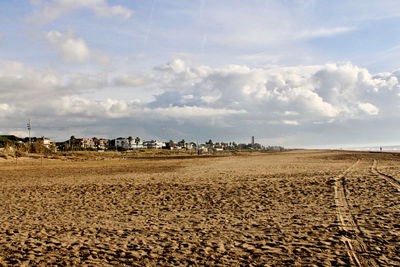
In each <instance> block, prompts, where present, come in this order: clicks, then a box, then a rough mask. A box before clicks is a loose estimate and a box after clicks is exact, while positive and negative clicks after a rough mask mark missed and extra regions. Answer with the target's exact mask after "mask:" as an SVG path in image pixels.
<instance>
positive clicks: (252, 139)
mask: <svg viewBox="0 0 400 267" xmlns="http://www.w3.org/2000/svg"><path fill="white" fill-rule="evenodd" d="M251 147H254V136H252V137H251Z"/></svg>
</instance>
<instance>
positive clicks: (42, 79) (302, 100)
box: [0, 0, 400, 148]
mask: <svg viewBox="0 0 400 267" xmlns="http://www.w3.org/2000/svg"><path fill="white" fill-rule="evenodd" d="M399 79H400V1H398V0H381V1H375V0H352V1H348V0H336V1H328V0H276V1H274V0H266V1H261V0H260V1H256V0H249V1H239V0H237V1H236V0H229V1H224V0H218V1H215V0H214V1H211V0H193V1H183V0H182V1H181V0H173V1H171V0H148V1H136V0H129V1H128V0H125V1H124V0H31V1H29V0H4V1H0V134H16V135H18V136H21V137H24V136H27V135H28V133H27V129H26V122H27V120H28V119H31V120H32V127H33V133H32V134H33V135H37V136H43V135H44V136H49V137H51V138H52V139H56V140H64V139H66V138H69V137H70V136H71V135H75V136H77V137H92V136H98V137H105V138H115V137H118V136H134V137H135V136H139V137H141V138H142V139H157V140H169V139H173V140H180V139H182V138H184V139H185V140H193V141H198V142H199V143H200V142H204V141H205V140H208V139H210V138H211V139H212V140H214V141H236V142H246V143H247V142H250V138H251V136H253V135H254V136H255V138H256V141H257V142H259V143H261V144H264V145H283V146H285V147H308V148H312V147H316V148H322V147H330V148H338V147H352V146H366V145H369V146H373V145H378V146H379V145H395V144H400V116H399V112H400V82H399Z"/></svg>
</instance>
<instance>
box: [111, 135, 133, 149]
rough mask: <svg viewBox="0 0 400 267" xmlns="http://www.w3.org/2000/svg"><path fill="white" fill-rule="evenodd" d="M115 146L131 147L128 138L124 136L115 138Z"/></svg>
mask: <svg viewBox="0 0 400 267" xmlns="http://www.w3.org/2000/svg"><path fill="white" fill-rule="evenodd" d="M115 146H116V147H117V148H118V147H120V148H124V149H129V148H130V146H129V140H128V138H124V137H118V138H117V139H115Z"/></svg>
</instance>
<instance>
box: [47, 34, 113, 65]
mask: <svg viewBox="0 0 400 267" xmlns="http://www.w3.org/2000/svg"><path fill="white" fill-rule="evenodd" d="M45 37H46V39H47V41H48V42H49V43H50V45H51V46H52V47H53V48H54V49H55V50H56V51H57V52H58V54H59V56H60V57H61V58H62V60H63V61H64V62H67V63H78V64H83V63H87V62H95V63H100V64H106V63H108V62H109V61H110V57H109V56H108V55H107V54H106V53H104V52H102V51H100V50H92V49H89V47H88V46H87V44H86V42H85V40H83V39H82V38H76V37H75V34H74V32H72V31H69V32H67V33H65V34H63V33H60V32H58V31H50V32H48V33H47V34H46V36H45Z"/></svg>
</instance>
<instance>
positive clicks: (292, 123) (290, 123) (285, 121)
mask: <svg viewBox="0 0 400 267" xmlns="http://www.w3.org/2000/svg"><path fill="white" fill-rule="evenodd" d="M282 122H283V124H287V125H296V126H297V125H299V122H298V121H291V120H283V121H282Z"/></svg>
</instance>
